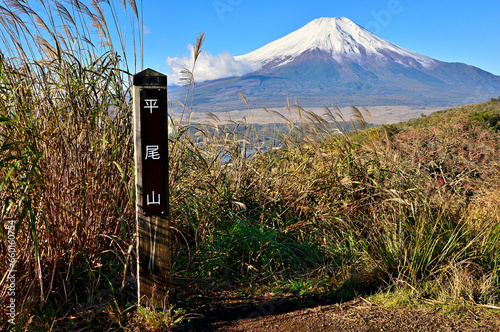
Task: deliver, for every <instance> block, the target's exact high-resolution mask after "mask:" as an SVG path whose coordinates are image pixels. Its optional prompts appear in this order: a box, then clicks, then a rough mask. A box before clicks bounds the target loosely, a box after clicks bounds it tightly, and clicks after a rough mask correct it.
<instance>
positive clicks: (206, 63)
mask: <svg viewBox="0 0 500 332" xmlns="http://www.w3.org/2000/svg"><path fill="white" fill-rule="evenodd" d="M188 49H189V51H190V53H191V55H190V57H189V58H188V57H186V56H183V57H182V58H177V57H176V58H171V57H168V58H167V64H168V67H169V69H170V70H171V71H172V74H170V75H169V81H170V82H172V83H173V84H179V80H180V78H181V74H180V71H181V70H182V69H184V68H186V69H189V70H191V69H192V67H193V46H189V47H188ZM261 67H262V66H261V65H260V64H256V63H254V62H248V61H241V60H236V59H235V58H234V57H233V56H232V55H231V54H229V53H227V52H226V53H222V54H218V55H215V56H214V55H212V54H210V53H208V52H204V51H202V52H201V54H200V55H199V56H198V59H197V60H196V66H195V68H194V73H193V74H194V79H195V82H203V81H208V80H216V79H219V78H225V77H234V76H242V75H245V74H248V73H251V72H254V71H256V70H259V69H260V68H261Z"/></svg>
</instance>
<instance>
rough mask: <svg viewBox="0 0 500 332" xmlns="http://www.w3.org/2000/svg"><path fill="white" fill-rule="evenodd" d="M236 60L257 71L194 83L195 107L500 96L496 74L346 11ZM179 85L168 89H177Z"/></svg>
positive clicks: (438, 102) (436, 102) (443, 101)
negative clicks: (425, 50)
mask: <svg viewBox="0 0 500 332" xmlns="http://www.w3.org/2000/svg"><path fill="white" fill-rule="evenodd" d="M235 59H236V60H237V61H243V62H247V63H248V62H249V63H254V64H259V65H260V66H259V67H260V68H261V69H259V70H257V71H255V72H252V73H249V74H247V75H244V76H240V77H231V78H225V79H219V80H214V81H205V82H201V83H198V84H197V86H196V93H195V97H194V103H195V107H196V110H197V111H201V112H204V111H211V112H214V111H231V110H234V109H243V108H245V105H244V104H242V101H241V99H240V97H239V96H238V92H240V91H241V92H242V93H243V95H245V97H246V98H247V100H248V102H249V104H250V106H251V107H254V108H258V107H260V106H265V107H279V106H283V105H284V103H285V102H286V100H287V99H289V100H290V101H292V102H293V101H294V100H295V99H297V100H298V101H299V104H300V105H301V106H303V107H322V106H323V105H327V106H330V105H332V104H335V105H337V106H340V107H342V106H350V105H355V106H367V107H369V106H377V105H405V106H412V107H447V106H455V105H462V104H466V103H471V102H480V101H486V100H487V99H489V98H491V97H494V96H495V97H496V96H498V95H500V76H496V75H493V74H491V73H488V72H486V71H484V70H481V69H479V68H476V67H473V66H470V65H466V64H463V63H447V62H442V61H439V60H436V59H432V58H430V57H427V56H425V55H421V54H418V53H416V52H413V51H410V50H407V49H405V48H403V47H400V46H398V45H395V44H393V43H391V42H389V41H386V40H384V39H382V38H380V37H378V36H376V35H375V34H373V33H371V32H370V31H368V30H366V29H364V28H362V27H361V26H359V25H357V24H356V23H354V22H353V21H351V20H349V19H347V18H345V17H342V18H325V17H323V18H318V19H316V20H313V21H311V22H310V23H308V24H307V25H305V26H304V27H302V28H300V29H298V30H296V31H294V32H292V33H290V34H288V35H287V36H285V37H283V38H280V39H278V40H276V41H274V42H271V43H269V44H267V45H265V46H263V47H261V48H259V49H257V50H255V51H253V52H250V53H248V54H245V55H241V56H237V57H235ZM194 75H195V77H196V71H195V73H194ZM179 89H180V88H178V87H177V88H174V89H173V91H172V89H171V94H172V95H173V96H174V95H175V94H176V93H179V95H180V92H176V91H178V90H179Z"/></svg>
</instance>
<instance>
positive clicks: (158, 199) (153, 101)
mask: <svg viewBox="0 0 500 332" xmlns="http://www.w3.org/2000/svg"><path fill="white" fill-rule="evenodd" d="M133 85H134V86H133V102H134V147H135V184H136V187H135V188H136V222H137V274H138V276H137V283H138V285H137V286H138V290H137V291H138V299H139V303H142V304H145V305H148V306H150V305H153V304H155V305H162V304H163V305H164V304H165V300H166V298H167V296H168V292H169V290H170V220H169V201H168V117H167V76H166V75H163V74H161V73H158V72H156V71H154V70H152V69H146V70H144V71H142V72H140V73H138V74H136V75H134V81H133Z"/></svg>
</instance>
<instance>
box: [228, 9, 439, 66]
mask: <svg viewBox="0 0 500 332" xmlns="http://www.w3.org/2000/svg"><path fill="white" fill-rule="evenodd" d="M312 50H320V51H323V52H326V53H328V54H330V55H331V56H332V58H333V59H334V60H335V61H337V62H338V63H339V64H343V63H344V61H345V60H350V61H357V62H360V61H362V60H367V59H375V60H381V61H384V60H386V59H388V58H392V59H393V60H394V61H396V62H398V63H400V64H403V65H405V66H412V67H415V66H418V64H419V65H421V66H423V67H424V68H429V67H430V66H432V65H433V64H434V60H433V59H431V58H429V57H426V56H424V55H421V54H418V53H416V52H412V51H410V50H407V49H405V48H402V47H400V46H398V45H395V44H393V43H390V42H388V41H386V40H384V39H382V38H380V37H378V36H376V35H374V34H373V33H371V32H369V31H368V30H366V29H364V28H362V27H360V26H359V25H357V24H356V23H354V22H353V21H351V20H349V19H348V18H345V17H342V18H328V17H322V18H318V19H315V20H313V21H311V22H309V23H308V24H307V25H305V26H304V27H302V28H300V29H298V30H296V31H294V32H292V33H290V34H288V35H287V36H285V37H283V38H280V39H278V40H276V41H274V42H271V43H269V44H267V45H265V46H263V47H261V48H259V49H257V50H255V51H253V52H250V53H247V54H245V55H240V56H237V57H235V59H236V60H246V61H251V62H256V63H261V64H262V65H263V66H264V67H270V68H273V67H279V66H283V65H285V64H287V63H289V62H291V61H293V60H294V59H295V58H297V57H298V56H300V55H301V54H303V53H304V52H307V51H312Z"/></svg>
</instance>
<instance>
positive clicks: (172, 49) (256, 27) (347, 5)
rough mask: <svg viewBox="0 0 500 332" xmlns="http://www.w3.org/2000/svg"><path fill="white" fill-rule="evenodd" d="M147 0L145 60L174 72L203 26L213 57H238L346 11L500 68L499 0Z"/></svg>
mask: <svg viewBox="0 0 500 332" xmlns="http://www.w3.org/2000/svg"><path fill="white" fill-rule="evenodd" d="M137 2H138V3H139V0H137ZM143 6H144V24H145V26H146V27H147V28H146V31H147V34H146V35H145V36H144V66H145V67H151V68H153V69H156V70H159V71H161V72H164V73H166V74H171V71H170V70H169V67H168V65H167V62H166V60H167V57H170V58H182V57H189V50H188V49H187V47H188V45H190V44H192V43H193V42H194V41H195V40H196V36H197V35H198V34H199V33H200V32H201V31H204V32H205V34H206V40H205V44H204V48H203V49H204V50H205V51H206V52H208V53H209V54H210V55H211V56H213V57H217V56H218V55H220V54H225V55H226V56H228V54H227V53H229V54H230V55H233V56H236V55H241V54H245V53H248V52H250V51H253V50H255V49H257V48H259V47H261V46H264V45H265V44H267V43H269V42H271V41H273V40H276V39H278V38H280V37H283V36H285V35H286V34H288V33H290V32H292V31H295V30H297V29H299V28H300V27H302V26H304V25H305V24H307V23H308V22H310V21H312V20H314V19H316V18H319V17H342V16H344V17H347V18H349V19H351V20H353V21H354V22H356V23H357V24H359V25H361V26H363V27H365V28H367V29H368V30H370V31H372V32H374V33H376V34H377V35H379V36H380V37H382V38H384V39H386V40H388V41H390V42H393V43H395V44H398V45H400V46H402V47H405V48H407V49H410V50H412V51H415V52H418V53H421V54H424V55H427V56H430V57H432V58H435V59H437V60H441V61H447V62H463V63H467V64H470V65H473V66H477V67H479V68H481V69H484V70H487V71H489V72H492V73H494V74H496V75H500V24H499V23H498V17H500V1H498V0H482V1H468V0H465V1H460V2H457V1H456V0H455V1H451V0H445V1H435V0H433V1H431V0H419V1H417V0H360V1H335V0H325V1H323V0H320V1H311V0H287V1H283V0H274V1H273V0H267V1H265V0H188V1H182V0H171V1H164V0H160V1H148V0H144V2H143ZM195 74H196V73H195Z"/></svg>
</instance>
